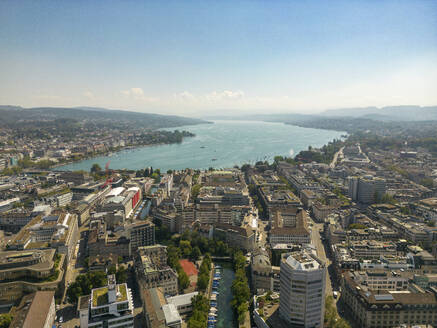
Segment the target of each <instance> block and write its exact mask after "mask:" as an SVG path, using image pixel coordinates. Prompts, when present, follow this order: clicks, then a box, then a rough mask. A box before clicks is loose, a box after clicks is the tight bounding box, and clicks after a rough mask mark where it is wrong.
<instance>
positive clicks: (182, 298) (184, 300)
mask: <svg viewBox="0 0 437 328" xmlns="http://www.w3.org/2000/svg"><path fill="white" fill-rule="evenodd" d="M197 294H199V292H192V293H188V294H182V295H177V296H172V297H168V298H167V302H168V303H171V304H174V305H175V306H176V307H178V306H182V305H187V304H191V299H192V298H193V297H194V296H196V295H197Z"/></svg>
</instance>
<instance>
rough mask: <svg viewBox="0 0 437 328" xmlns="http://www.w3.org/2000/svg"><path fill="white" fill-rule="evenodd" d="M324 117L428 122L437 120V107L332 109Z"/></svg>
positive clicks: (322, 114) (323, 114)
mask: <svg viewBox="0 0 437 328" xmlns="http://www.w3.org/2000/svg"><path fill="white" fill-rule="evenodd" d="M320 116H324V117H338V116H342V117H354V118H366V119H372V120H376V121H394V122H396V121H428V120H437V106H429V107H421V106H389V107H381V108H378V107H364V108H344V109H331V110H327V111H324V112H323V113H321V114H320Z"/></svg>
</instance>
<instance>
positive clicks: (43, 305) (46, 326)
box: [9, 291, 56, 328]
mask: <svg viewBox="0 0 437 328" xmlns="http://www.w3.org/2000/svg"><path fill="white" fill-rule="evenodd" d="M54 296H55V292H54V291H37V292H35V293H32V294H29V295H25V296H24V297H23V299H22V300H21V302H20V305H19V306H18V307H17V308H16V310H15V313H14V319H13V320H12V322H11V324H10V325H9V328H52V326H53V324H54V322H55V317H56V310H55V297H54Z"/></svg>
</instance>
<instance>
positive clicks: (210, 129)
mask: <svg viewBox="0 0 437 328" xmlns="http://www.w3.org/2000/svg"><path fill="white" fill-rule="evenodd" d="M213 122H214V123H213V124H199V125H190V126H183V127H179V128H178V129H179V130H186V131H190V132H192V133H194V134H196V136H195V137H192V138H185V139H184V141H183V142H182V143H180V144H171V145H156V146H145V147H138V148H135V149H126V150H122V151H119V152H117V153H114V154H111V155H109V156H99V157H94V158H90V159H86V160H83V161H80V162H75V163H71V164H67V165H63V166H59V167H57V168H56V170H72V171H75V170H86V171H89V170H90V168H91V166H92V165H93V164H94V163H98V164H99V165H100V166H101V167H104V166H105V164H106V163H107V162H108V161H110V166H109V167H110V168H111V169H123V168H126V169H136V170H137V169H142V168H146V167H149V166H152V167H153V168H160V169H161V171H167V170H169V169H172V170H180V169H185V168H193V169H208V168H209V167H214V168H229V167H233V166H234V165H239V166H241V165H242V164H244V163H250V164H254V163H255V162H257V161H265V160H267V161H272V160H273V158H274V156H277V155H282V156H294V155H296V154H297V153H298V152H300V151H301V150H305V149H307V148H308V146H312V147H321V146H323V145H324V144H326V143H328V142H329V141H331V140H333V139H339V138H341V136H342V135H344V134H346V133H345V132H339V131H331V130H319V129H311V128H301V127H298V126H294V125H287V124H283V123H270V122H260V121H225V120H221V121H213ZM166 130H175V128H171V129H166Z"/></svg>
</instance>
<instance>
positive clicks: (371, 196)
mask: <svg viewBox="0 0 437 328" xmlns="http://www.w3.org/2000/svg"><path fill="white" fill-rule="evenodd" d="M347 183H348V196H349V197H350V198H351V199H352V200H353V201H358V202H360V203H363V204H371V203H373V202H375V200H376V199H375V198H376V197H378V198H380V197H382V196H383V195H384V194H385V191H386V184H385V180H384V179H381V178H377V177H372V176H369V175H366V176H363V177H355V176H353V177H348V178H347Z"/></svg>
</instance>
